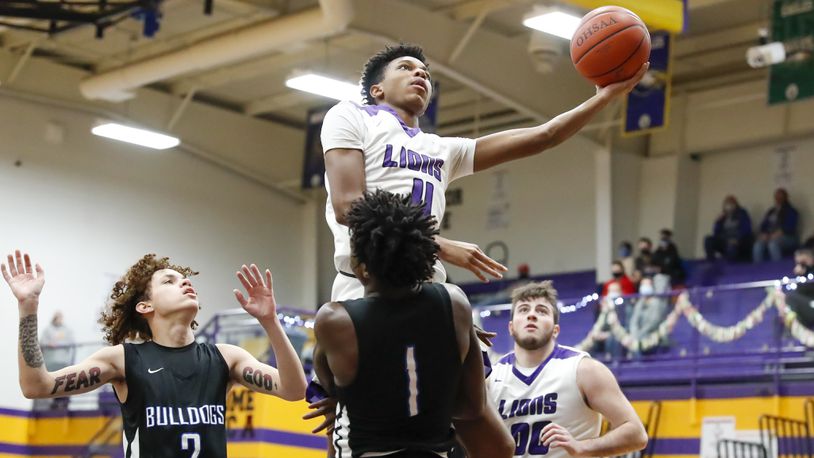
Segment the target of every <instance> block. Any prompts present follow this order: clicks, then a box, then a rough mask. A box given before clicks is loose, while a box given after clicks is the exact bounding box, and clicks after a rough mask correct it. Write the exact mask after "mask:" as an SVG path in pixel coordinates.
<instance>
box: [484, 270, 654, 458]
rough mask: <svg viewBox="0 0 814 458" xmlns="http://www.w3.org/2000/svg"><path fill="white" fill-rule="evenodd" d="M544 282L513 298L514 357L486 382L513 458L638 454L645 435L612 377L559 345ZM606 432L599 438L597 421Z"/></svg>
mask: <svg viewBox="0 0 814 458" xmlns="http://www.w3.org/2000/svg"><path fill="white" fill-rule="evenodd" d="M559 318H560V313H559V309H558V308H557V291H556V290H555V289H554V288H553V286H552V284H551V282H550V281H546V282H541V283H530V284H528V285H525V286H521V287H520V288H517V289H515V290H514V291H513V292H512V312H511V321H510V322H509V332H510V334H511V335H512V338H513V339H514V342H515V344H514V352H512V353H509V354H508V355H506V356H504V357H503V358H502V359H501V360H500V361H499V362H498V363H497V364H496V365H495V366H494V367H493V368H492V372H491V373H490V374H489V376H488V378H487V386H488V390H489V397H490V399H491V400H492V401H493V402H494V404H495V407H496V408H497V410H498V413H499V414H500V416H501V417H502V418H503V422H504V423H505V424H506V426H507V427H508V428H509V430H510V431H511V433H512V436H513V437H514V440H515V446H516V448H515V453H514V455H515V456H522V457H532V456H541V455H545V457H546V458H560V457H568V456H575V457H576V456H616V455H621V454H625V453H628V452H632V451H636V450H641V449H643V448H644V447H645V446H646V445H647V433H646V432H645V429H644V426H643V425H642V422H641V420H639V417H638V416H637V415H636V412H635V411H634V410H633V407H632V406H631V405H630V402H629V401H628V400H627V398H625V395H624V394H623V393H622V390H621V389H620V388H619V384H618V383H617V382H616V378H615V377H614V376H613V374H612V373H611V372H610V370H608V368H606V367H605V366H604V365H603V364H602V363H600V362H598V361H596V360H595V359H593V358H591V357H590V356H589V355H588V354H587V353H585V352H582V351H579V350H576V349H574V348H570V347H566V346H564V345H559V344H558V343H557V334H559V332H560V325H559ZM603 416H604V417H605V418H606V419H607V420H608V422H609V423H610V426H611V430H610V431H609V432H608V433H606V434H605V435H604V436H601V437H600V436H599V431H600V426H601V421H602V417H603Z"/></svg>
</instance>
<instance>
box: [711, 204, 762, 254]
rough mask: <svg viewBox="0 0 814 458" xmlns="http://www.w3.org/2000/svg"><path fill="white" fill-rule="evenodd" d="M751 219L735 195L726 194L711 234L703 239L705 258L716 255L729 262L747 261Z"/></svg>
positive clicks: (750, 244) (750, 240) (750, 243)
mask: <svg viewBox="0 0 814 458" xmlns="http://www.w3.org/2000/svg"><path fill="white" fill-rule="evenodd" d="M752 239H753V236H752V220H751V218H749V213H748V212H747V211H746V209H744V208H743V207H741V206H740V205H739V204H738V200H737V199H735V196H726V199H724V204H723V212H721V214H720V216H718V219H716V220H715V225H714V226H713V230H712V235H709V236H707V237H706V238H705V239H704V251H705V252H706V255H707V260H710V261H712V260H714V259H715V258H716V257H717V256H718V255H721V256H722V257H723V258H724V259H726V260H727V261H730V262H743V261H748V260H749V256H750V254H751V250H750V247H751V246H752Z"/></svg>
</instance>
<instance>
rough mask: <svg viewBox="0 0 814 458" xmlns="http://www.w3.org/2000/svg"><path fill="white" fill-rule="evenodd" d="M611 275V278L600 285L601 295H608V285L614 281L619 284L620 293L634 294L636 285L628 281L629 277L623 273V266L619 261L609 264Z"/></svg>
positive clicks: (624, 294) (625, 294)
mask: <svg viewBox="0 0 814 458" xmlns="http://www.w3.org/2000/svg"><path fill="white" fill-rule="evenodd" d="M611 275H613V278H612V279H610V280H608V281H606V282H605V284H604V285H602V296H607V295H608V290H609V287H610V286H611V285H612V284H614V283H616V284H618V285H619V290H620V293H621V295H623V296H627V295H628V294H636V287H635V286H634V285H633V282H632V281H630V277H628V276H627V275H626V274H625V266H623V265H622V263H621V262H620V261H613V264H611Z"/></svg>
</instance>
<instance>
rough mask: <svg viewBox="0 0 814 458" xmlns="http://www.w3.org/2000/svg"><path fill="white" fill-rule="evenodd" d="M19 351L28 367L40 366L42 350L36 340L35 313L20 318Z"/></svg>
mask: <svg viewBox="0 0 814 458" xmlns="http://www.w3.org/2000/svg"><path fill="white" fill-rule="evenodd" d="M20 351H21V352H22V353H23V359H24V360H25V363H26V364H27V365H28V367H33V368H37V367H40V366H42V364H43V363H42V350H40V343H39V341H38V340H37V315H28V316H25V317H23V318H21V319H20Z"/></svg>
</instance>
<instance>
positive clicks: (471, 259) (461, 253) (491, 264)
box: [435, 237, 509, 283]
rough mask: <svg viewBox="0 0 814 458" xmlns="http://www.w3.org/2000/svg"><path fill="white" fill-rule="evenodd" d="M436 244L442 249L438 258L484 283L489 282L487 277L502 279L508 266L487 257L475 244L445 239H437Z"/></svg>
mask: <svg viewBox="0 0 814 458" xmlns="http://www.w3.org/2000/svg"><path fill="white" fill-rule="evenodd" d="M435 240H436V242H438V245H439V246H440V247H441V250H440V251H439V253H438V257H439V258H441V260H442V261H446V262H448V263H450V264H452V265H455V266H458V267H462V268H464V269H466V270H468V271H470V272H472V273H473V274H475V276H476V277H478V278H479V279H480V281H482V282H487V283H488V282H489V279H488V278H487V277H486V276H487V275H489V276H491V277H493V278H496V279H498V280H499V279H501V278H503V272H506V271H507V270H509V269H507V268H506V266H504V265H503V264H501V263H499V262H497V261H495V260H494V259H492V258H490V257H489V256H486V253H484V252H483V250H481V249H480V247H479V246H477V245H475V244H474V243H468V242H459V241H456V240H449V239H445V238H443V237H436V238H435Z"/></svg>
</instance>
